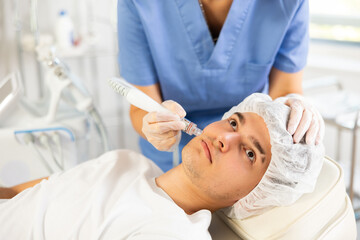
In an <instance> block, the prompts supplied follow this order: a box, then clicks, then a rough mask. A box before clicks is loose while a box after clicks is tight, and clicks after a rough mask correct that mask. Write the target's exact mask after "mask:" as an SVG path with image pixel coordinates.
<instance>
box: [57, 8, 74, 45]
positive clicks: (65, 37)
mask: <svg viewBox="0 0 360 240" xmlns="http://www.w3.org/2000/svg"><path fill="white" fill-rule="evenodd" d="M55 37H56V41H57V45H58V46H59V47H60V48H61V49H67V48H72V47H73V46H74V42H75V39H74V24H73V22H72V20H71V18H70V16H69V14H68V13H67V12H66V11H65V10H61V11H60V12H59V16H58V19H57V23H56V29H55Z"/></svg>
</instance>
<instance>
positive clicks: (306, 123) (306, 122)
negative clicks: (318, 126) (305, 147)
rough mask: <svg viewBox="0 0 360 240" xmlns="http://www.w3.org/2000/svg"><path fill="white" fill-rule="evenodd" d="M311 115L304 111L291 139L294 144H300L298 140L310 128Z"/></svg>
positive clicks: (306, 110)
mask: <svg viewBox="0 0 360 240" xmlns="http://www.w3.org/2000/svg"><path fill="white" fill-rule="evenodd" d="M312 117H313V116H312V113H311V111H309V110H308V109H305V111H304V113H303V115H302V118H301V121H300V123H299V125H298V127H297V129H296V131H295V133H294V135H293V139H294V142H295V143H298V142H300V140H301V139H302V138H303V137H304V135H305V133H306V132H307V130H308V129H309V127H310V124H311V121H312Z"/></svg>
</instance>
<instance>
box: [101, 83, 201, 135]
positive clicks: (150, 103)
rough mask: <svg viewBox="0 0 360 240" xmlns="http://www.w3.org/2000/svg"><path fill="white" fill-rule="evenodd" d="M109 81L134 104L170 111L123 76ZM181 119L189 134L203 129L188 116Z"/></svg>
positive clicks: (111, 85)
mask: <svg viewBox="0 0 360 240" xmlns="http://www.w3.org/2000/svg"><path fill="white" fill-rule="evenodd" d="M108 83H109V85H110V87H111V88H112V89H114V90H115V92H117V93H119V94H120V95H122V96H124V97H125V98H126V100H127V101H128V102H129V103H131V104H132V105H134V106H136V107H138V108H140V109H142V110H144V111H147V112H154V111H157V112H166V113H169V112H170V111H169V110H168V109H166V108H164V107H163V106H161V105H160V104H159V103H157V102H156V101H155V100H153V99H152V98H150V97H149V96H148V95H146V94H145V93H143V92H141V91H140V90H139V89H137V88H135V87H134V86H132V85H131V84H130V83H128V82H126V81H125V80H124V79H122V78H115V77H113V78H110V79H109V80H108ZM181 121H183V122H184V123H185V126H186V127H185V128H184V129H182V131H184V132H185V133H187V134H189V135H195V136H199V135H200V134H201V133H202V131H201V130H200V129H199V128H197V125H196V124H195V123H193V122H191V121H189V120H188V119H186V118H182V119H181Z"/></svg>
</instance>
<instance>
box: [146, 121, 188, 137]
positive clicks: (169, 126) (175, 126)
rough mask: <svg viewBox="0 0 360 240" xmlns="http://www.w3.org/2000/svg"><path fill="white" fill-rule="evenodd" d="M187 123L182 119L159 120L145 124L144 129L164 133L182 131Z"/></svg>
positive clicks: (149, 131)
mask: <svg viewBox="0 0 360 240" xmlns="http://www.w3.org/2000/svg"><path fill="white" fill-rule="evenodd" d="M185 127H186V126H185V123H184V122H182V121H171V122H157V123H151V124H147V125H143V131H146V132H148V133H153V134H155V133H157V134H164V133H166V132H168V131H172V130H173V131H180V130H182V129H185Z"/></svg>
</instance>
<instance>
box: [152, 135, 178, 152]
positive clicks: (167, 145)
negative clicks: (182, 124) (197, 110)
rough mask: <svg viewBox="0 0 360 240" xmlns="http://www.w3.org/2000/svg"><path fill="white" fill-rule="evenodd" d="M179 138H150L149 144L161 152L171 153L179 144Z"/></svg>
mask: <svg viewBox="0 0 360 240" xmlns="http://www.w3.org/2000/svg"><path fill="white" fill-rule="evenodd" d="M178 139H179V137H177V136H173V137H169V138H160V139H159V138H150V139H148V140H149V142H151V143H152V144H153V146H154V147H155V148H156V149H157V150H159V151H169V150H171V148H172V147H173V146H174V144H175V143H176V142H177V140H178Z"/></svg>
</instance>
